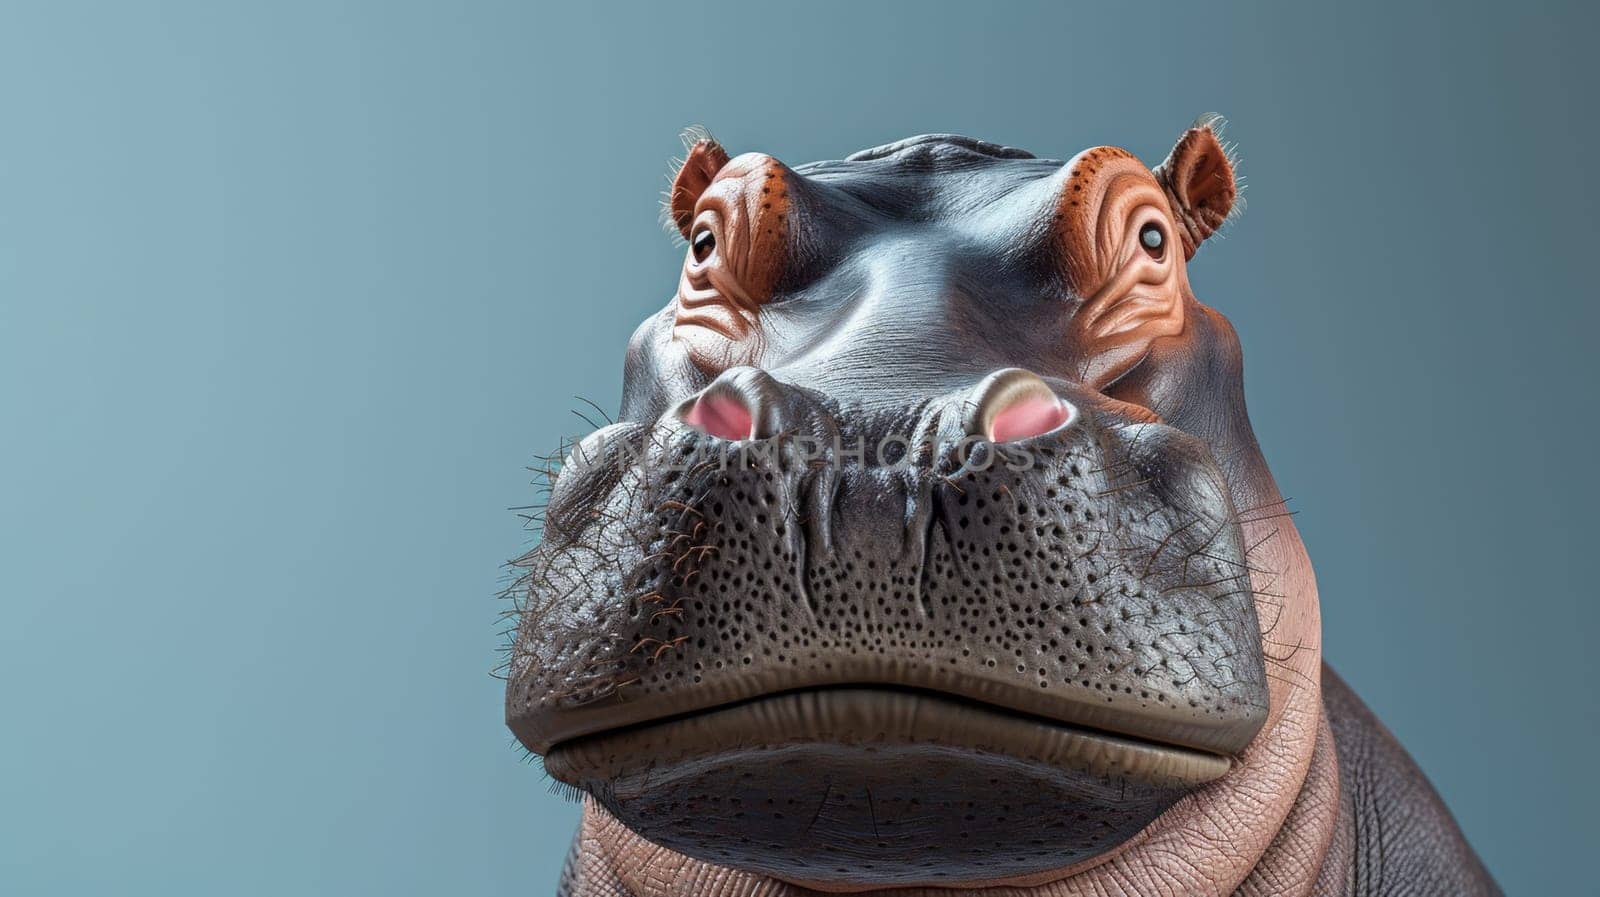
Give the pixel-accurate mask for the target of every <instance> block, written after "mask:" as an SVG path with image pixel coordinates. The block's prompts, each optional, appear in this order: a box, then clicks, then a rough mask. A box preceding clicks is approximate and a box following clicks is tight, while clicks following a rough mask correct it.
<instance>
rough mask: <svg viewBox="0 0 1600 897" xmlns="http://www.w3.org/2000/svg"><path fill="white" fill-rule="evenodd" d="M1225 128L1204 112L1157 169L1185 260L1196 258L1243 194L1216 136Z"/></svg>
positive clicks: (1216, 118)
mask: <svg viewBox="0 0 1600 897" xmlns="http://www.w3.org/2000/svg"><path fill="white" fill-rule="evenodd" d="M1221 130H1222V119H1221V117H1219V116H1215V115H1207V116H1202V117H1201V118H1200V120H1199V121H1196V122H1195V123H1194V125H1193V126H1192V127H1190V128H1189V130H1187V131H1185V132H1183V136H1182V137H1180V138H1178V145H1177V146H1174V147H1173V148H1172V154H1171V155H1169V156H1167V160H1166V161H1165V162H1162V163H1161V164H1160V165H1158V166H1156V168H1155V172H1154V173H1155V176H1156V180H1157V181H1159V182H1160V183H1161V188H1162V189H1163V190H1165V191H1166V194H1167V203H1168V204H1169V205H1171V206H1172V216H1173V218H1175V219H1177V222H1178V229H1179V237H1180V239H1182V241H1183V256H1184V258H1185V259H1189V258H1193V257H1194V252H1195V250H1196V249H1198V248H1200V243H1201V241H1203V240H1205V238H1206V237H1209V236H1211V235H1212V234H1214V233H1216V231H1217V228H1219V227H1221V226H1222V224H1223V222H1224V221H1226V220H1227V219H1228V213H1229V212H1231V211H1232V210H1233V208H1234V201H1235V199H1237V198H1238V195H1239V188H1238V184H1236V183H1235V182H1234V177H1233V158H1232V156H1231V155H1230V154H1229V152H1228V149H1227V148H1226V147H1224V146H1223V145H1222V141H1221V140H1220V139H1218V134H1219V133H1220V132H1221Z"/></svg>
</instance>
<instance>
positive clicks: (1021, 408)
mask: <svg viewBox="0 0 1600 897" xmlns="http://www.w3.org/2000/svg"><path fill="white" fill-rule="evenodd" d="M1071 417H1072V407H1071V406H1069V405H1067V404H1066V403H1065V402H1062V401H1060V400H1059V399H1055V398H1042V397H1039V396H1028V397H1026V398H1022V399H1018V400H1017V401H1015V402H1012V403H1011V404H1010V405H1007V406H1006V407H1004V408H1002V409H1000V411H999V412H998V413H997V414H995V416H994V420H993V421H992V422H991V423H990V424H989V439H990V441H992V442H1015V441H1017V440H1018V439H1027V438H1028V437H1030V436H1038V435H1039V434H1040V433H1048V432H1050V431H1051V430H1054V429H1055V428H1056V427H1059V426H1061V425H1062V424H1064V423H1066V422H1067V420H1068V419H1070V418H1071Z"/></svg>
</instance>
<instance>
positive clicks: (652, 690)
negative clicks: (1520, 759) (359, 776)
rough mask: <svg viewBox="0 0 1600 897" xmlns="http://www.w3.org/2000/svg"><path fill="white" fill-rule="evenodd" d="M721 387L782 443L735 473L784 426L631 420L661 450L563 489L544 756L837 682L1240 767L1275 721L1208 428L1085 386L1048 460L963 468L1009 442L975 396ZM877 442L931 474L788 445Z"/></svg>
mask: <svg viewBox="0 0 1600 897" xmlns="http://www.w3.org/2000/svg"><path fill="white" fill-rule="evenodd" d="M1020 382H1021V381H1019V383H1020ZM1023 385H1027V384H1023ZM713 390H723V392H724V393H725V394H726V395H728V396H731V397H735V398H737V399H739V400H740V401H741V402H742V403H743V404H742V407H743V409H744V411H745V412H746V414H745V415H744V417H748V418H749V420H748V422H745V421H744V420H743V417H741V423H740V427H739V429H740V430H741V432H742V431H743V429H744V428H746V427H748V428H749V430H750V432H751V433H752V435H753V436H756V437H760V436H762V435H763V434H773V435H772V436H771V437H770V438H769V439H767V440H765V442H770V443H774V444H775V445H776V447H777V449H778V452H777V453H776V454H771V455H769V454H763V453H759V452H758V453H755V454H752V455H750V456H749V457H748V458H742V457H740V456H737V455H735V456H733V463H728V462H729V455H728V454H727V453H728V449H729V447H730V446H739V445H755V444H757V443H763V444H765V443H764V441H763V440H762V439H760V438H756V439H749V440H744V439H734V440H731V441H730V440H729V439H726V438H722V437H718V436H716V435H715V434H710V433H707V432H702V431H700V430H697V429H695V428H694V427H692V426H689V425H688V424H687V423H686V422H685V417H686V416H687V415H686V414H683V413H675V414H668V415H665V416H664V417H663V418H662V420H661V421H659V422H657V423H655V424H632V425H629V426H628V427H627V428H626V429H627V432H630V433H634V434H635V435H637V436H638V437H639V439H640V440H641V442H642V446H643V454H644V460H640V458H639V455H638V453H630V452H627V451H623V450H622V449H620V448H616V447H613V446H611V445H610V444H609V443H608V444H607V445H606V446H605V451H603V452H602V451H600V447H599V446H593V447H591V446H588V445H587V444H586V445H584V446H583V448H584V450H585V453H586V454H588V455H592V456H597V457H598V462H597V463H594V464H591V465H588V466H587V467H586V468H585V469H583V470H576V471H574V472H573V473H572V474H571V475H570V476H569V475H567V474H566V473H563V475H562V476H561V477H560V478H559V479H558V480H557V482H556V484H555V487H554V491H553V494H552V496H551V498H550V502H549V507H548V510H547V525H546V530H545V535H546V539H545V543H544V544H543V545H541V546H540V548H539V549H538V550H537V552H536V553H535V554H534V555H531V556H530V558H529V559H528V560H527V561H526V562H525V566H526V567H527V569H528V570H529V574H528V576H529V578H528V580H527V584H526V586H525V588H526V589H527V597H526V599H525V601H526V604H525V613H524V615H523V619H522V621H521V624H520V628H519V636H518V640H517V643H516V647H515V649H514V652H513V655H512V663H511V671H510V672H511V676H510V682H509V684H508V688H507V693H506V719H507V723H508V725H509V726H510V728H511V729H512V731H513V732H514V733H515V734H516V736H517V737H518V739H519V740H520V741H521V742H522V743H523V744H524V745H525V746H526V747H528V748H529V749H530V750H532V751H534V752H536V753H540V754H545V753H547V752H548V751H549V750H550V749H551V748H552V747H553V746H555V745H557V744H561V743H564V742H570V741H573V740H574V739H580V738H583V737H585V736H591V735H596V734H599V733H604V732H611V731H615V730H619V729H625V728H628V727H631V726H638V725H642V724H647V723H651V722H654V721H659V720H663V719H667V718H672V717H679V716H685V715H691V714H701V713H705V712H706V711H709V710H712V709H715V708H719V707H726V706H728V705H732V704H737V703H739V702H743V701H748V700H751V699H755V698H760V697H763V696H770V695H775V694H781V693H785V692H793V691H796V690H804V689H820V688H831V687H886V688H898V689H912V690H918V691H921V692H929V693H937V694H941V695H946V696H951V697H954V698H958V699H962V700H965V701H969V702H973V703H974V704H978V705H986V706H988V707H991V708H999V709H1002V710H1005V711H1009V712H1011V713H1015V714H1020V715H1024V716H1028V717H1034V718H1037V719H1040V720H1046V721H1050V722H1053V723H1057V724H1062V725H1066V726H1074V727H1081V728H1083V729H1087V730H1097V731H1101V732H1106V733H1114V734H1117V735H1122V736H1126V737H1129V738H1134V739H1140V740H1143V741H1146V742H1154V743H1159V744H1163V745H1172V746H1178V747H1184V748H1190V749H1193V750H1197V751H1203V752H1208V753H1210V754H1214V755H1233V754H1237V753H1239V752H1241V751H1242V750H1243V749H1244V748H1245V747H1246V746H1247V745H1248V744H1249V742H1250V740H1251V739H1252V738H1253V737H1254V736H1255V733H1256V732H1257V731H1258V730H1259V729H1260V727H1261V725H1262V724H1263V723H1264V722H1265V719H1266V713H1267V691H1266V687H1265V673H1264V670H1263V669H1262V657H1261V652H1260V643H1259V626H1258V623H1257V620H1256V617H1255V611H1254V599H1253V595H1252V593H1251V590H1250V584H1249V578H1248V574H1247V567H1246V565H1245V563H1244V561H1243V557H1244V555H1243V552H1244V548H1243V545H1242V537H1241V535H1240V533H1239V527H1238V524H1237V521H1236V516H1235V514H1234V513H1233V509H1232V506H1231V501H1230V499H1229V498H1228V495H1227V493H1226V491H1225V486H1224V485H1223V481H1222V478H1221V475H1220V473H1219V471H1218V468H1217V467H1216V465H1215V462H1214V460H1212V459H1211V458H1210V454H1209V451H1208V450H1207V449H1206V448H1205V447H1204V446H1203V445H1202V444H1201V443H1199V442H1198V440H1195V439H1194V438H1193V437H1190V436H1187V435H1186V434H1183V433H1181V432H1179V431H1177V430H1175V429H1173V428H1171V427H1166V426H1163V425H1159V424H1143V423H1139V424H1127V423H1120V422H1119V419H1118V418H1116V417H1115V416H1114V415H1113V414H1112V413H1111V412H1105V411H1103V410H1097V408H1096V400H1095V399H1094V397H1093V396H1089V395H1085V394H1083V393H1081V392H1072V391H1071V387H1070V386H1063V387H1061V388H1060V395H1061V397H1062V398H1063V399H1064V400H1068V401H1070V402H1071V403H1072V405H1073V406H1075V407H1077V408H1080V409H1083V412H1082V414H1081V415H1077V416H1076V417H1075V418H1074V417H1071V416H1069V418H1068V419H1069V420H1073V421H1075V422H1072V423H1070V424H1067V425H1063V426H1060V427H1057V428H1055V429H1053V430H1050V431H1048V432H1045V433H1040V434H1038V435H1035V436H1030V437H1028V438H1027V439H1026V440H1025V442H1026V445H1027V447H1028V448H1027V452H1028V454H1027V458H1026V460H1028V462H1029V464H1028V465H1027V466H1020V465H1019V466H1018V467H1017V468H1015V469H1011V468H1008V467H1007V466H1006V464H1005V462H1004V461H1003V460H997V459H995V458H991V457H990V455H993V454H995V453H994V452H991V451H990V450H989V449H981V448H980V449H979V450H978V452H977V453H976V454H973V455H971V456H970V457H969V458H968V459H967V461H970V462H971V463H951V462H952V461H958V460H959V454H958V452H956V451H955V450H954V449H953V448H949V449H948V450H947V447H953V446H957V445H958V444H959V439H961V438H962V437H963V436H965V435H967V434H969V433H971V432H972V430H973V429H978V430H985V431H986V430H987V429H988V427H987V425H984V426H979V425H980V424H984V421H983V420H977V419H974V420H965V419H964V417H965V416H969V415H965V414H964V412H966V411H968V410H970V409H972V408H977V409H979V410H983V409H984V408H985V407H987V406H986V404H985V403H984V402H982V401H979V402H977V403H973V402H972V401H971V400H970V398H971V397H970V396H969V394H968V393H969V391H970V387H969V388H968V389H964V390H961V391H959V392H956V393H953V394H952V395H950V396H947V397H944V398H941V399H939V400H936V401H931V402H930V403H928V404H926V405H924V406H921V407H919V408H918V409H916V410H915V411H914V412H907V411H898V412H896V411H894V410H892V409H891V410H882V411H879V410H872V409H851V410H850V413H848V414H841V413H840V411H839V409H836V408H830V407H825V406H824V405H823V404H822V403H820V402H819V401H818V400H817V399H816V398H815V397H814V396H813V395H812V394H810V393H808V392H807V391H805V390H803V389H801V388H797V387H794V386H792V385H789V384H786V383H783V382H780V381H777V380H775V379H774V378H772V377H771V376H770V375H767V374H766V373H764V372H761V371H758V370H754V369H747V370H742V371H730V372H725V373H724V374H723V375H722V376H721V377H720V378H719V380H718V382H717V384H714V385H713V386H712V387H709V388H708V389H707V390H706V391H705V394H709V393H710V392H711V391H713ZM1033 391H1034V392H1039V390H1038V389H1036V388H1035V389H1033ZM997 395H998V393H997ZM980 398H981V397H980ZM1001 398H1004V396H1001ZM996 401H997V402H998V406H1004V405H1005V403H1004V402H999V401H998V399H997V400H996ZM686 407H688V406H687V405H680V406H679V407H678V409H677V410H678V411H680V412H682V411H683V410H684V408H686ZM875 415H878V417H875ZM978 417H980V418H981V417H983V415H978ZM838 421H845V422H846V424H845V425H844V426H841V425H839V424H838V423H837V422H838ZM841 430H843V431H844V432H842V433H841ZM1025 430H1026V428H1025ZM863 433H865V434H878V433H910V434H913V435H914V436H915V439H914V440H913V441H914V443H915V444H916V445H918V446H919V448H918V450H917V451H916V452H915V453H914V454H915V457H914V459H913V461H914V463H910V464H907V465H903V466H899V467H885V466H875V465H873V464H870V463H863V462H861V461H860V460H854V461H852V460H848V459H846V460H844V461H840V460H839V459H837V458H832V459H831V460H829V461H828V462H827V463H823V464H813V463H808V460H807V459H806V458H805V457H801V456H798V455H796V456H790V455H785V454H783V450H784V447H785V446H788V447H789V448H792V449H793V450H794V451H795V452H798V451H800V448H799V440H798V439H796V440H795V441H794V443H793V444H790V443H788V442H785V439H786V438H788V437H787V436H785V435H784V434H799V435H801V436H809V437H811V438H812V440H813V441H820V442H821V443H822V444H824V445H833V444H836V442H839V443H844V444H846V445H848V440H850V439H853V438H856V437H857V436H858V435H859V434H863ZM730 435H731V433H730ZM985 444H988V443H985ZM930 447H937V448H930ZM980 460H983V461H995V463H993V464H985V463H978V462H979V461H980Z"/></svg>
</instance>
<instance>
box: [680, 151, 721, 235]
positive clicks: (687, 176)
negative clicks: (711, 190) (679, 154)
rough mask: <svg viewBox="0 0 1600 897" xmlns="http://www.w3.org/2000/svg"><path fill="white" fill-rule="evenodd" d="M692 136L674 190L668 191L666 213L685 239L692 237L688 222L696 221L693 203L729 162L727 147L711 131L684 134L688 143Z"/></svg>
mask: <svg viewBox="0 0 1600 897" xmlns="http://www.w3.org/2000/svg"><path fill="white" fill-rule="evenodd" d="M690 139H693V143H689V147H688V149H689V153H688V155H687V156H685V157H684V160H683V164H682V165H680V166H678V173H677V174H676V175H675V176H674V177H673V178H672V190H671V191H670V192H669V193H668V194H667V214H668V215H670V216H671V217H672V223H673V224H675V225H677V226H678V232H679V233H681V234H683V238H684V239H685V240H687V239H688V238H689V225H691V224H693V223H694V204H695V203H697V202H699V201H700V194H702V193H704V192H706V187H708V186H710V185H711V179H712V178H714V177H716V176H717V172H719V171H721V170H722V166H724V165H727V164H728V151H727V150H725V149H723V148H722V144H720V143H718V142H717V141H716V140H714V139H712V138H711V136H710V135H706V134H701V133H698V132H691V133H690V134H686V135H685V143H688V142H689V140H690Z"/></svg>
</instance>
